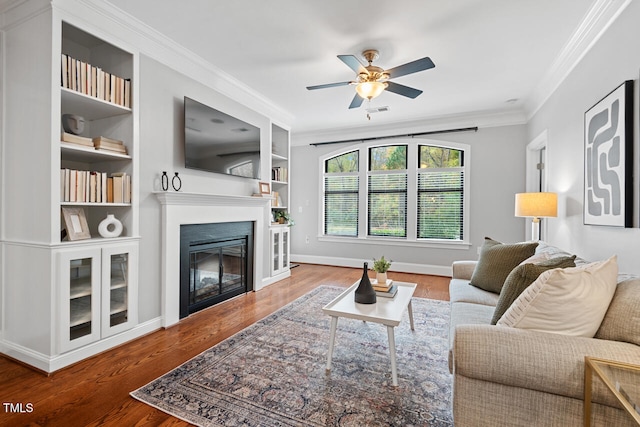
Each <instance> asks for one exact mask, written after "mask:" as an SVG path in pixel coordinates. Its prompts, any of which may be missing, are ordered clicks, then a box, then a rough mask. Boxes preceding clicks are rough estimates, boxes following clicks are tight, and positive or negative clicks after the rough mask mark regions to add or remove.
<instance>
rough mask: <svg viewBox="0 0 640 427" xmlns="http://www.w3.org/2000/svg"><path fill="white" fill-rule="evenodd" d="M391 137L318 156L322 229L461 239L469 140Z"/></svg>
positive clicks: (419, 239)
mask: <svg viewBox="0 0 640 427" xmlns="http://www.w3.org/2000/svg"><path fill="white" fill-rule="evenodd" d="M396 141H397V142H396ZM396 141H393V143H391V144H386V145H370V146H359V147H357V148H355V147H354V148H351V149H350V150H349V151H346V152H345V151H342V152H339V153H332V154H330V155H328V156H327V157H325V158H323V159H321V161H322V167H323V181H322V185H323V186H322V197H323V210H322V214H321V215H322V224H323V231H322V233H323V235H325V236H344V237H355V238H358V239H361V240H366V239H378V240H379V239H392V240H397V241H406V242H426V241H430V242H464V241H466V240H467V233H468V230H466V227H465V224H466V223H467V222H468V212H467V211H468V209H467V200H468V195H466V189H467V185H468V179H469V176H468V175H469V174H468V166H467V163H468V160H469V153H470V148H469V146H467V145H464V144H457V143H450V142H440V141H431V140H424V139H423V140H419V139H411V140H408V139H398V140H396Z"/></svg>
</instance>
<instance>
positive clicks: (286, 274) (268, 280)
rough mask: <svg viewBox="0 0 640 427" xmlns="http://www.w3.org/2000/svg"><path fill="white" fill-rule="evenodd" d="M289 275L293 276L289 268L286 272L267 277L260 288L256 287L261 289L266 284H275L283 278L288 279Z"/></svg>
mask: <svg viewBox="0 0 640 427" xmlns="http://www.w3.org/2000/svg"><path fill="white" fill-rule="evenodd" d="M287 277H291V270H287V271H285V272H284V273H280V274H278V275H276V276H272V277H267V278H266V279H262V283H261V286H260V288H258V289H256V290H257V291H259V290H260V289H262V288H264V287H265V286H269V285H271V284H274V283H276V282H279V281H280V280H282V279H286V278H287Z"/></svg>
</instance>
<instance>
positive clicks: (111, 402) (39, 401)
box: [0, 264, 449, 427]
mask: <svg viewBox="0 0 640 427" xmlns="http://www.w3.org/2000/svg"><path fill="white" fill-rule="evenodd" d="M361 275H362V270H359V269H352V268H342V267H329V266H319V265H310V264H301V265H300V266H299V267H296V268H294V269H292V274H291V277H290V278H288V279H285V280H282V281H280V282H278V283H275V284H273V285H271V286H267V287H266V288H264V289H262V290H260V291H258V292H251V293H248V294H245V295H242V296H239V297H237V298H235V299H233V300H230V301H226V302H224V303H221V304H218V305H216V306H214V307H211V308H209V309H206V310H203V311H201V312H198V313H196V314H194V315H192V316H190V317H188V318H187V319H183V320H182V321H181V322H180V323H179V324H178V325H176V326H173V327H171V328H168V329H164V330H159V331H156V332H153V333H151V334H149V335H146V336H144V337H142V338H139V339H137V340H135V341H132V342H129V343H127V344H124V345H122V346H119V347H117V348H114V349H112V350H109V351H107V352H104V353H102V354H100V355H97V356H94V357H92V358H90V359H87V360H84V361H82V362H79V363H77V364H75V365H72V366H70V367H67V368H65V369H61V370H59V371H57V372H54V373H53V374H51V375H49V376H46V375H44V374H43V373H41V372H37V371H34V370H33V369H31V368H28V367H26V366H23V365H21V364H19V363H16V362H15V361H12V360H9V359H7V358H5V357H1V356H0V403H2V404H3V406H2V407H0V426H23V425H25V426H27V425H29V426H36V425H37V426H64V427H69V426H118V427H121V426H147V425H152V426H186V425H189V424H188V423H185V422H184V421H181V420H178V419H177V418H173V417H171V416H169V415H167V414H165V413H164V412H162V411H159V410H157V409H155V408H152V407H151V406H148V405H146V404H143V403H140V402H138V401H137V400H134V399H133V398H132V397H130V396H129V392H131V391H133V390H135V389H137V388H139V387H141V386H143V385H144V384H146V383H148V382H150V381H152V380H153V379H155V378H157V377H159V376H161V375H163V374H165V373H167V372H168V371H170V370H171V369H173V368H175V367H176V366H178V365H180V364H182V363H183V362H185V361H187V360H189V359H190V358H192V357H194V356H196V355H197V354H199V353H201V352H203V351H204V350H206V349H208V348H210V347H212V346H213V345H215V344H217V343H218V342H220V341H222V340H224V339H225V338H227V337H229V336H231V335H233V334H235V333H236V332H238V331H240V330H242V329H244V328H245V327H247V326H249V325H251V324H253V323H255V322H256V321H257V320H259V319H262V318H263V317H265V316H267V315H269V314H270V313H272V312H274V311H275V310H277V309H279V308H281V307H283V306H284V305H286V304H287V303H289V302H291V301H293V300H294V299H296V298H298V297H300V296H302V295H304V294H305V293H307V292H309V291H310V290H312V289H314V288H316V287H317V286H319V285H333V286H343V287H347V286H349V285H351V284H353V283H354V282H355V281H356V280H358V279H359V278H360V276H361ZM389 276H390V277H391V278H393V279H394V280H399V281H405V282H414V283H417V284H418V288H417V289H416V293H415V296H416V297H420V298H432V299H440V300H448V299H449V292H448V284H449V278H448V277H440V276H428V275H419V274H407V273H393V272H392V273H389ZM5 403H6V404H8V403H12V404H14V409H15V408H16V406H15V404H17V403H21V404H22V405H23V408H24V412H25V413H10V411H9V410H8V409H7V405H5ZM27 404H31V405H32V408H33V409H32V411H31V412H27V411H28V409H27V406H26V405H27Z"/></svg>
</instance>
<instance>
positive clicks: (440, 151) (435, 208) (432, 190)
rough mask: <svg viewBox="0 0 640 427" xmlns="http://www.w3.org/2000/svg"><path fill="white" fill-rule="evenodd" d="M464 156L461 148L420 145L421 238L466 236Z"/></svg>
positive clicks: (419, 196) (419, 194)
mask: <svg viewBox="0 0 640 427" xmlns="http://www.w3.org/2000/svg"><path fill="white" fill-rule="evenodd" d="M463 160H464V155H463V152H462V151H460V150H454V149H450V148H445V147H438V146H431V145H420V146H419V158H418V213H417V216H418V235H417V237H418V239H447V240H462V238H463V231H464V229H463V224H464V221H463V213H464V197H463V196H464V169H463V167H462V166H463Z"/></svg>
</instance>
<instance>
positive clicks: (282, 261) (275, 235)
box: [270, 225, 290, 276]
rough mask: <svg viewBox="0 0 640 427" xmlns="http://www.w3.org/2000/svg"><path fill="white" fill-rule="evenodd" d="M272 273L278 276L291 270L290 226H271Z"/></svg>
mask: <svg viewBox="0 0 640 427" xmlns="http://www.w3.org/2000/svg"><path fill="white" fill-rule="evenodd" d="M270 244H271V245H270V246H271V275H272V276H277V275H280V274H283V273H286V272H288V271H289V268H290V262H289V257H290V250H289V226H287V225H279V226H273V227H271V239H270Z"/></svg>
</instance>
